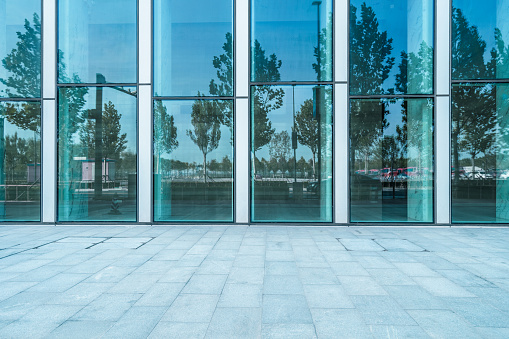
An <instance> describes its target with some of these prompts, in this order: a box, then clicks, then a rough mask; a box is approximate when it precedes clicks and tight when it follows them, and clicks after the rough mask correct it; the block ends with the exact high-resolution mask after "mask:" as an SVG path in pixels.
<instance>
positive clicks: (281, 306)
mask: <svg viewBox="0 0 509 339" xmlns="http://www.w3.org/2000/svg"><path fill="white" fill-rule="evenodd" d="M262 322H263V323H264V324H291V323H293V324H311V323H312V322H313V321H312V318H311V313H310V311H309V307H308V304H307V301H306V298H305V297H304V296H303V295H264V296H263V308H262Z"/></svg>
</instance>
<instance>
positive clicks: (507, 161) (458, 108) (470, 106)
mask: <svg viewBox="0 0 509 339" xmlns="http://www.w3.org/2000/svg"><path fill="white" fill-rule="evenodd" d="M508 124H509V84H489V83H484V84H462V85H453V87H452V135H451V141H452V145H451V147H452V170H451V178H452V221H453V222H460V223H465V222H475V223H484V222H486V223H488V222H489V223H497V222H498V223H508V222H509V156H508V154H507V149H508V146H509V133H508V132H507V131H508V130H509V125H508Z"/></svg>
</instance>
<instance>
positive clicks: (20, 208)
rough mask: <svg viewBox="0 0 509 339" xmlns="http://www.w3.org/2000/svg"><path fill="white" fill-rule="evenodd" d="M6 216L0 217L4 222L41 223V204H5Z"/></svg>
mask: <svg viewBox="0 0 509 339" xmlns="http://www.w3.org/2000/svg"><path fill="white" fill-rule="evenodd" d="M1 204H2V205H4V206H5V216H0V220H3V221H10V220H12V221H16V220H21V221H40V210H41V209H40V203H39V201H37V202H5V203H3V202H2V203H1Z"/></svg>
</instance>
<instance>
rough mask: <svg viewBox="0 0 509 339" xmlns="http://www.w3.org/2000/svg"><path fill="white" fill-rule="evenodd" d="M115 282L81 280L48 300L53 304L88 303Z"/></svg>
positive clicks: (48, 302)
mask: <svg viewBox="0 0 509 339" xmlns="http://www.w3.org/2000/svg"><path fill="white" fill-rule="evenodd" d="M113 285H114V284H113V283H87V282H81V283H79V284H77V285H74V286H73V287H71V288H70V289H68V290H67V291H65V292H63V293H58V294H57V295H56V296H55V297H54V298H52V299H50V300H48V301H47V304H53V305H88V304H89V303H90V302H92V301H93V300H95V299H96V298H97V297H99V296H100V295H101V294H103V293H105V292H106V291H108V290H109V289H110V288H111V287H112V286H113Z"/></svg>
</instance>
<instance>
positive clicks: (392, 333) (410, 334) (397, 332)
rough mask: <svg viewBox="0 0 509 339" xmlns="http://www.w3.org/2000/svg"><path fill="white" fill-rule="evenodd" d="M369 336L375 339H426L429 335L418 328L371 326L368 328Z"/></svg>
mask: <svg viewBox="0 0 509 339" xmlns="http://www.w3.org/2000/svg"><path fill="white" fill-rule="evenodd" d="M369 329H370V330H371V334H372V335H373V338H375V339H388V338H408V339H427V338H429V335H428V334H427V333H426V332H425V331H424V330H423V329H422V328H420V327H419V326H387V325H371V326H369Z"/></svg>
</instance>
